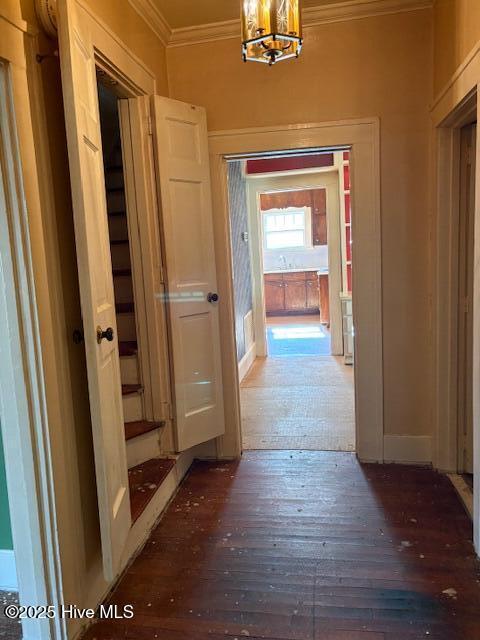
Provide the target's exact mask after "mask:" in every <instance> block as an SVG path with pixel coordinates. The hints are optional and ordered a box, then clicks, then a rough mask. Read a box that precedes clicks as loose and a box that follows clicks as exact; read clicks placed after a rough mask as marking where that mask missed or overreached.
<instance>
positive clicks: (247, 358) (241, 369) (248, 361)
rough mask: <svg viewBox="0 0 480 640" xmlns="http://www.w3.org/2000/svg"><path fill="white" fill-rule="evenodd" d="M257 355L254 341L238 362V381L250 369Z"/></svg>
mask: <svg viewBox="0 0 480 640" xmlns="http://www.w3.org/2000/svg"><path fill="white" fill-rule="evenodd" d="M256 357H257V349H256V345H255V342H254V343H253V344H252V345H251V347H250V349H249V350H248V351H247V353H246V354H245V355H244V356H243V358H242V359H241V360H240V362H239V363H238V378H239V380H240V382H242V380H243V379H244V378H245V376H246V375H247V373H248V372H249V371H250V369H251V367H252V365H253V363H254V362H255V358H256Z"/></svg>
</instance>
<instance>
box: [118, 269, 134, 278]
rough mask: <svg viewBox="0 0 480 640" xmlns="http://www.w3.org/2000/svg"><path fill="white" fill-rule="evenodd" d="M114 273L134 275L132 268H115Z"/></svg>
mask: <svg viewBox="0 0 480 640" xmlns="http://www.w3.org/2000/svg"><path fill="white" fill-rule="evenodd" d="M113 275H114V277H115V276H131V275H132V270H131V269H129V268H128V269H114V270H113Z"/></svg>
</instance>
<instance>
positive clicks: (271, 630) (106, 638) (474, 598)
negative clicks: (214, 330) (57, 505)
mask: <svg viewBox="0 0 480 640" xmlns="http://www.w3.org/2000/svg"><path fill="white" fill-rule="evenodd" d="M471 535H472V531H471V522H470V520H469V518H468V517H467V515H466V514H465V512H464V510H463V508H462V506H461V504H460V501H459V499H458V497H457V495H456V493H455V490H454V489H453V487H452V485H451V483H450V481H449V480H448V479H447V478H446V477H445V476H442V475H440V474H438V473H436V472H434V471H432V470H430V469H422V468H418V467H411V466H402V465H375V464H371V465H368V464H367V465H361V464H359V462H358V460H357V459H356V458H355V456H354V455H353V454H350V453H333V452H312V451H304V452H299V451H290V452H288V451H251V452H248V453H246V454H244V456H243V458H242V460H241V461H240V462H229V463H218V462H210V463H195V464H194V466H193V468H192V470H191V471H190V473H189V475H188V476H187V478H186V480H185V481H184V482H183V484H182V485H181V487H180V489H179V492H178V494H177V495H176V497H175V498H174V500H173V501H172V503H171V504H170V506H169V507H168V509H167V511H166V513H165V515H164V517H163V518H162V520H161V521H160V523H159V524H158V526H157V527H156V529H155V530H154V531H153V532H152V534H151V536H150V538H149V540H148V542H147V544H146V546H145V548H144V549H143V551H142V552H141V553H140V555H139V556H138V557H137V558H136V559H135V560H134V562H133V563H132V564H131V566H129V568H128V569H127V571H126V573H125V575H124V576H123V578H122V579H121V580H120V582H119V583H118V585H117V587H116V589H115V591H114V593H113V594H112V596H111V598H110V603H111V604H117V605H118V606H119V607H120V608H121V607H123V605H125V604H131V605H133V608H134V613H135V615H134V617H133V618H132V619H130V620H108V621H103V622H100V623H99V624H98V625H95V626H94V627H93V628H92V629H90V630H89V632H88V634H87V636H86V637H87V638H88V639H89V640H93V639H96V640H120V639H122V638H123V639H129V640H147V639H148V640H150V639H152V640H154V639H155V638H158V639H159V640H221V639H224V640H242V639H243V638H249V639H250V640H260V639H264V640H478V639H479V638H480V607H479V602H480V586H479V582H478V580H479V562H478V560H477V559H476V557H475V553H474V549H473V545H472V542H471Z"/></svg>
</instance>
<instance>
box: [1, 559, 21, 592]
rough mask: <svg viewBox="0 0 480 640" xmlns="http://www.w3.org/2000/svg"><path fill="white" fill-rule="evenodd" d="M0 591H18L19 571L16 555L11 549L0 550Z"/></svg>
mask: <svg viewBox="0 0 480 640" xmlns="http://www.w3.org/2000/svg"><path fill="white" fill-rule="evenodd" d="M0 589H2V590H3V591H17V589H18V582H17V570H16V567H15V554H14V553H13V551H11V550H10V549H0Z"/></svg>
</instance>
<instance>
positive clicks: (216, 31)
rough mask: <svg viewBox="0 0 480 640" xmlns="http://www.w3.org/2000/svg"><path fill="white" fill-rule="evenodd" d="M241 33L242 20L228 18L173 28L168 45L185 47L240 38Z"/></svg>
mask: <svg viewBox="0 0 480 640" xmlns="http://www.w3.org/2000/svg"><path fill="white" fill-rule="evenodd" d="M240 33H241V29H240V20H226V21H225V22H212V23H211V24H199V25H195V26H193V27H182V28H181V29H172V35H171V38H170V42H169V43H168V46H169V47H184V46H186V45H191V44H199V43H201V42H212V41H213V40H228V39H229V38H240Z"/></svg>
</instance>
